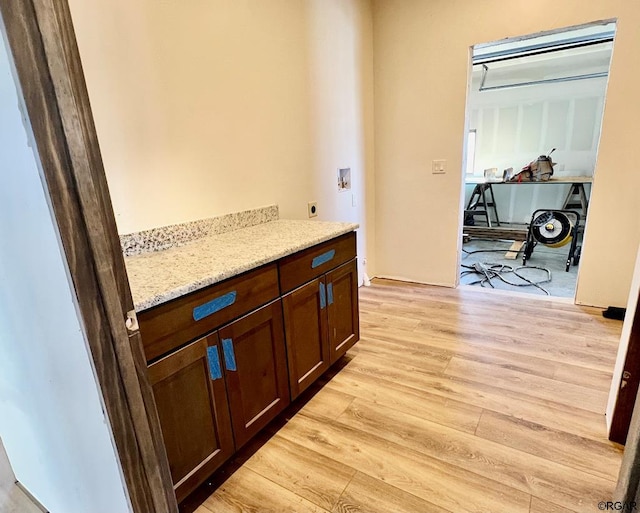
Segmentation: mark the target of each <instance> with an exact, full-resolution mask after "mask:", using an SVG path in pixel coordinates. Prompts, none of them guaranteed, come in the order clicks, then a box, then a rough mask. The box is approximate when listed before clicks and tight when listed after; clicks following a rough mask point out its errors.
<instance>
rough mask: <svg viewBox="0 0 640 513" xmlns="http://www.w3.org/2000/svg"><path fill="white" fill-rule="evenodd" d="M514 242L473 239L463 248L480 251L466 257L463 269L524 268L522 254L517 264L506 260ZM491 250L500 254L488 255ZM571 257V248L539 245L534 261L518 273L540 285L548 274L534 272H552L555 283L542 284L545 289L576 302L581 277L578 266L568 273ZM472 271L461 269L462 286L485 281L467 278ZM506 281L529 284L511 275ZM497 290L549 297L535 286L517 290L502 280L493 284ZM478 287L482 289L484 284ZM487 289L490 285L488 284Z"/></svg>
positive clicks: (471, 277)
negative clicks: (492, 266)
mask: <svg viewBox="0 0 640 513" xmlns="http://www.w3.org/2000/svg"><path fill="white" fill-rule="evenodd" d="M509 246H511V241H495V240H491V241H489V240H479V239H472V240H471V241H470V242H468V243H465V244H464V245H463V249H464V250H465V251H469V252H473V251H480V252H478V253H472V254H467V253H465V252H463V253H462V265H467V266H469V265H474V264H477V263H479V264H483V265H485V266H490V265H501V264H504V265H508V266H511V267H513V268H516V267H519V266H522V252H520V253H519V254H518V258H516V259H515V260H508V259H506V258H505V253H506V252H507V250H508V248H509ZM487 250H499V251H487ZM568 254H569V245H566V246H563V247H561V248H549V247H546V246H542V245H540V244H539V245H538V246H536V247H535V249H534V250H533V253H532V255H531V258H530V259H529V260H527V265H526V267H527V268H526V269H523V270H520V271H518V272H519V273H520V274H521V275H522V276H524V277H526V278H527V279H529V280H531V281H538V280H542V279H546V278H547V274H546V272H544V271H542V270H539V269H534V268H533V267H543V268H546V269H548V270H549V271H550V272H551V281H550V282H549V283H543V284H540V286H541V287H542V288H544V289H545V290H547V291H548V292H549V295H550V296H553V297H564V298H573V297H574V296H575V289H576V280H577V277H578V266H573V265H572V266H571V267H570V269H569V272H566V271H565V266H566V262H567V256H568ZM465 271H468V269H466V268H464V267H461V268H460V272H461V276H460V283H461V284H462V285H469V284H471V283H472V282H475V281H477V280H479V279H481V276H480V275H478V274H467V275H465V274H464V272H465ZM503 276H504V278H505V279H506V280H508V281H510V282H513V283H521V284H525V283H526V282H524V281H523V280H521V279H519V278H518V277H517V276H515V275H514V274H513V273H507V274H504V275H503ZM491 283H492V284H493V286H494V288H496V289H499V290H510V291H516V292H525V293H530V294H535V295H540V296H544V295H546V294H545V293H544V292H543V291H542V290H540V289H539V288H537V287H534V286H513V285H508V284H506V283H504V282H502V281H501V280H500V279H498V278H494V279H492V280H491ZM476 286H478V287H480V286H481V285H480V284H477V285H476ZM484 287H489V288H490V285H488V284H486V283H485V284H484Z"/></svg>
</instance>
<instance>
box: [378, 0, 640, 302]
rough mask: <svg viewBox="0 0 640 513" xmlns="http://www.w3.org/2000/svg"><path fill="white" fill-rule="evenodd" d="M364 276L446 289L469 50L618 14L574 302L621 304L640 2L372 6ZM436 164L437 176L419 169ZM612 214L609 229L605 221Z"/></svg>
mask: <svg viewBox="0 0 640 513" xmlns="http://www.w3.org/2000/svg"><path fill="white" fill-rule="evenodd" d="M373 6H374V10H373V12H374V16H373V18H374V77H375V83H374V88H375V104H374V108H375V141H376V155H375V169H376V269H377V271H378V274H382V275H391V276H403V277H406V278H409V279H413V280H416V281H422V282H427V283H435V284H443V285H448V286H453V285H454V284H455V283H456V276H457V266H456V261H457V252H458V248H459V244H460V232H459V229H458V227H459V226H460V221H461V209H460V198H461V192H462V171H461V170H462V154H463V142H464V131H465V103H466V94H467V77H468V72H469V60H470V55H469V54H470V47H471V46H472V45H474V44H477V43H485V42H490V41H497V40H500V39H503V38H507V37H515V36H519V35H525V34H532V33H535V32H538V31H545V30H552V29H559V28H562V27H568V26H572V25H578V24H583V23H588V22H592V21H595V20H604V19H611V18H616V17H617V18H618V26H617V34H616V42H615V46H614V51H613V59H612V64H611V71H610V80H609V86H608V92H607V101H606V105H605V114H604V119H603V125H602V136H601V141H600V151H599V155H598V162H597V164H596V173H595V182H594V186H593V192H592V196H591V205H590V208H591V213H590V219H589V226H588V227H587V233H586V235H585V243H584V249H583V253H582V260H581V268H580V276H579V280H578V288H577V297H576V299H577V301H578V302H579V303H585V304H591V305H601V306H606V305H618V306H620V305H624V304H625V303H626V300H627V295H628V292H629V286H630V283H631V275H632V271H633V265H634V259H635V251H636V248H637V247H638V242H639V241H640V216H638V215H637V211H636V207H635V205H636V204H637V199H636V191H638V190H640V173H638V172H637V162H636V161H637V158H636V155H635V151H634V148H635V146H636V145H637V140H638V138H639V137H640V133H639V132H640V128H639V127H638V123H637V120H638V119H640V102H638V101H636V100H637V87H636V86H635V85H634V84H637V83H638V80H639V79H640V59H638V57H637V49H638V48H639V47H640V32H639V31H638V30H637V27H638V26H639V25H640V7H639V5H638V3H637V2H629V1H625V0H603V1H601V2H583V1H579V0H560V1H558V0H555V1H551V0H540V1H538V2H525V1H523V0H518V1H511V2H504V1H500V0H485V1H482V2H480V1H475V2H469V1H465V0H432V1H429V2H425V1H422V0H374V1H373ZM433 159H446V160H447V163H448V173H447V174H445V175H432V174H431V161H432V160H433ZM614 216H615V223H612V218H613V217H614Z"/></svg>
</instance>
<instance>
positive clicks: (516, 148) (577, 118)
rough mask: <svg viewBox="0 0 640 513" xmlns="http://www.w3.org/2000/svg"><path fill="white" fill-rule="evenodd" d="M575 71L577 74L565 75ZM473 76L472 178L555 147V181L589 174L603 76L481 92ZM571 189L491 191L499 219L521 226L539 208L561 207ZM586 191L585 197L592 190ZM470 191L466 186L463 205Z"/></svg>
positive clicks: (518, 163) (597, 134)
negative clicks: (473, 142)
mask: <svg viewBox="0 0 640 513" xmlns="http://www.w3.org/2000/svg"><path fill="white" fill-rule="evenodd" d="M576 73H581V71H576V70H572V71H568V72H567V74H576ZM476 74H477V75H479V73H475V72H474V81H473V83H472V87H471V91H470V93H469V97H468V104H467V109H468V114H469V129H474V130H476V133H477V149H476V152H475V166H474V174H475V175H477V176H482V175H483V170H484V169H487V168H491V167H496V168H498V170H500V171H502V170H503V169H506V168H509V167H512V168H513V169H514V172H518V171H520V169H521V168H522V167H524V166H525V165H526V164H528V163H529V162H530V161H531V160H534V159H536V158H537V157H538V155H546V154H547V153H548V152H549V151H550V150H551V149H553V148H556V151H555V152H554V153H553V154H552V158H553V161H554V162H556V166H555V167H554V176H555V177H556V178H561V177H562V176H593V172H594V170H595V166H596V157H597V150H598V142H599V140H600V125H601V120H602V111H603V109H604V101H605V92H606V87H607V79H606V78H597V79H590V80H582V81H576V82H558V83H553V84H540V85H534V86H527V87H514V88H509V89H501V90H490V91H482V92H480V91H478V87H479V77H475V75H476ZM476 78H477V79H476ZM569 187H570V186H569V185H554V186H549V185H527V186H526V187H513V186H496V187H493V190H494V194H495V195H496V203H497V205H498V214H499V216H500V220H501V221H506V222H510V223H524V222H529V221H530V219H531V214H532V213H533V211H534V210H536V209H538V208H562V205H563V202H564V199H565V197H566V195H567V193H568V192H569ZM586 188H587V193H589V189H590V186H589V185H587V186H586ZM472 189H473V186H472V185H467V186H466V187H465V204H466V201H468V198H469V196H470V195H471V192H472Z"/></svg>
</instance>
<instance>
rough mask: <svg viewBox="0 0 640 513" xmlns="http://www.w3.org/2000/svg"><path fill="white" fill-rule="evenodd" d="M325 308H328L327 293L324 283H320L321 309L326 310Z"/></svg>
mask: <svg viewBox="0 0 640 513" xmlns="http://www.w3.org/2000/svg"><path fill="white" fill-rule="evenodd" d="M325 306H327V293H326V290H325V288H324V283H322V282H320V308H321V309H324V307H325Z"/></svg>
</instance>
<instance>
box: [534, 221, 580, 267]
mask: <svg viewBox="0 0 640 513" xmlns="http://www.w3.org/2000/svg"><path fill="white" fill-rule="evenodd" d="M579 226H580V214H579V213H578V212H576V211H574V210H550V209H539V210H536V211H535V212H534V213H533V214H532V216H531V222H530V223H529V230H528V232H527V240H526V242H525V245H524V254H523V256H522V265H526V264H527V260H529V259H530V258H531V254H532V253H533V250H534V248H535V247H536V246H537V245H538V244H542V245H544V246H547V247H549V248H560V247H562V246H566V245H567V244H569V255H568V257H567V266H566V268H565V271H569V268H570V267H571V264H573V265H578V262H579V261H580V252H581V247H580V246H578V227H579Z"/></svg>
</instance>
